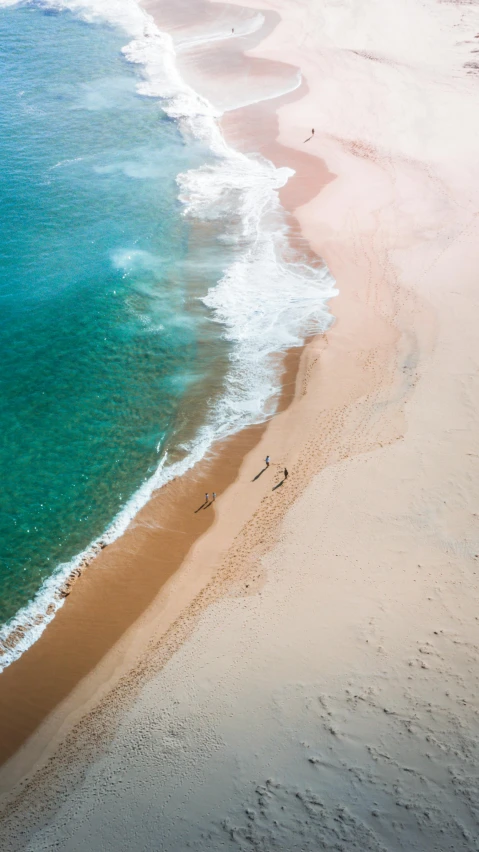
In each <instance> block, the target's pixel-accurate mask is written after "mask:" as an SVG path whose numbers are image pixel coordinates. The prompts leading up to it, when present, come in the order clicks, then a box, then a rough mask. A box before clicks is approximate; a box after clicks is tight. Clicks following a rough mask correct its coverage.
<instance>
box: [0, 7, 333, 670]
mask: <svg viewBox="0 0 479 852" xmlns="http://www.w3.org/2000/svg"><path fill="white" fill-rule="evenodd" d="M0 3H1V4H4V5H6V4H7V3H8V0H0ZM48 6H49V7H57V8H69V9H71V10H73V11H75V12H77V13H78V14H81V15H82V17H84V18H85V19H86V20H88V21H100V20H103V21H108V22H109V23H112V24H116V25H118V26H121V27H123V29H124V30H126V32H127V33H128V34H129V35H130V36H133V40H132V41H131V42H130V43H129V44H128V45H126V47H125V48H124V49H123V53H124V55H125V58H126V59H127V60H128V61H130V62H135V63H138V64H140V65H141V66H142V76H143V81H142V82H141V83H140V84H139V86H138V91H139V93H140V94H143V95H145V96H149V97H157V98H161V99H162V104H161V105H162V108H163V109H164V111H165V112H166V113H167V114H168V115H169V116H170V117H172V118H174V119H176V120H177V121H178V124H179V127H180V129H181V131H182V132H183V133H184V134H185V135H186V136H188V135H190V134H191V135H192V136H194V137H195V138H197V139H200V140H201V141H202V142H203V143H204V144H205V145H207V146H208V148H209V150H210V151H211V155H212V156H211V162H210V163H208V164H207V165H204V166H202V167H201V168H199V169H195V170H191V171H188V172H186V173H184V174H181V175H179V176H178V186H179V198H180V200H181V201H182V203H183V205H184V214H185V215H186V216H189V217H193V218H198V219H207V220H209V221H215V222H216V223H217V226H218V234H219V240H220V242H221V244H222V246H224V245H228V246H229V247H230V248H231V252H232V256H233V258H234V259H233V261H232V263H231V264H230V266H229V268H228V269H227V271H226V273H225V274H224V276H223V277H222V278H221V280H220V281H219V282H217V283H216V284H214V285H213V286H211V287H210V289H209V290H208V292H207V293H205V295H204V297H203V301H204V303H205V305H206V306H207V307H208V308H209V309H210V310H211V315H212V318H213V319H214V320H215V321H216V322H217V323H219V324H220V325H221V328H222V333H223V334H224V336H225V337H226V338H227V339H228V340H229V341H231V343H232V347H231V356H230V359H231V361H230V368H229V371H228V374H227V376H226V380H225V393H224V395H223V397H222V398H221V400H220V401H219V402H218V403H217V404H216V405H215V407H214V409H213V410H211V411H210V413H209V416H208V418H207V421H206V422H205V424H204V425H203V426H202V427H201V428H200V430H199V432H198V433H197V435H196V437H195V439H194V441H192V442H191V444H190V445H189V446H188V447H186V448H185V453H186V454H185V457H184V458H183V459H182V460H181V461H178V462H176V463H174V464H171V465H168V463H167V456H166V455H165V456H163V458H162V460H161V462H160V464H159V466H158V468H157V470H156V471H155V473H154V474H153V476H151V477H150V478H149V479H148V480H146V481H145V482H144V483H143V485H142V486H141V488H140V489H139V490H138V491H137V492H136V493H135V494H134V495H133V496H132V497H131V499H130V500H129V501H128V503H127V504H126V505H125V506H124V508H123V509H122V510H121V511H120V512H119V514H118V515H117V516H116V518H115V519H114V520H113V521H112V523H111V524H110V526H109V527H108V529H107V530H106V531H105V533H104V534H103V535H102V536H101V537H100V538H99V539H97V540H96V541H95V542H93V543H92V544H91V545H90V547H89V548H88V549H87V550H85V551H84V552H83V553H80V554H78V556H76V557H75V558H74V559H72V560H71V561H70V562H68V563H66V564H62V565H59V566H58V567H57V569H56V571H55V572H54V573H53V574H52V575H51V576H50V577H49V578H48V579H47V580H45V582H44V583H43V585H42V587H41V589H40V590H39V592H38V594H37V595H36V596H35V598H34V600H33V601H32V602H31V603H30V604H29V605H28V606H26V607H24V608H23V609H22V610H20V611H19V612H18V613H17V615H16V616H15V617H14V618H13V619H12V620H11V621H10V622H9V623H8V624H6V625H5V626H4V627H3V628H2V629H0V652H1V651H3V656H2V657H0V670H1V667H2V666H3V667H5V666H7V665H9V664H10V663H12V662H13V661H14V660H15V659H17V658H18V657H19V656H20V655H21V654H22V653H23V652H24V651H25V650H26V649H27V648H28V647H30V645H32V644H33V642H35V641H36V640H37V639H38V637H39V636H40V635H41V633H42V632H43V630H44V629H45V627H46V625H47V624H48V623H49V622H50V621H51V620H52V618H53V617H54V615H55V612H56V611H57V610H58V609H59V608H60V607H61V606H62V605H63V602H64V599H65V598H64V594H63V592H62V590H63V591H64V589H65V584H66V583H68V580H69V579H70V578H71V577H72V576H74V575H75V572H78V571H79V570H81V569H82V567H84V566H85V565H86V564H87V563H88V562H89V561H90V560H91V559H92V558H93V557H94V555H95V554H96V553H97V552H98V551H99V550H100V549H101V546H102V545H106V544H108V543H110V542H112V541H114V540H115V539H116V538H118V536H120V535H121V534H122V533H123V532H124V531H125V529H126V528H127V526H128V524H129V523H130V522H131V519H132V518H133V517H134V516H135V514H136V513H137V512H138V511H139V509H140V508H141V507H142V506H144V505H145V503H146V502H147V501H148V499H149V498H150V496H151V494H152V493H153V491H155V490H157V489H158V488H160V487H161V486H162V485H164V484H165V483H166V482H168V481H170V480H171V479H173V478H174V477H176V476H180V475H182V474H183V473H185V472H186V470H188V469H189V468H191V467H192V466H193V465H194V464H196V463H197V462H198V461H199V460H200V459H201V458H203V457H204V455H205V453H206V452H208V450H209V449H210V448H211V446H212V445H213V443H214V442H215V441H216V440H218V439H221V438H224V437H226V436H227V435H229V434H232V433H233V432H235V431H237V430H238V429H240V428H241V427H242V426H244V425H246V424H251V423H253V422H260V421H262V420H264V419H265V418H266V417H267V416H268V415H269V414H271V413H272V412H273V411H274V406H275V394H276V392H277V391H278V388H279V383H280V376H279V374H278V372H277V369H278V368H277V366H276V367H274V366H273V365H274V363H277V361H276V360H275V359H274V358H273V355H274V353H277V352H279V351H281V350H284V349H286V348H287V347H291V346H296V345H299V344H301V342H302V341H303V340H304V337H305V335H306V334H308V333H311V332H314V331H321V330H324V329H325V328H326V327H327V325H328V323H329V320H330V315H329V313H328V310H327V307H326V302H327V300H328V299H329V298H330V297H332V296H333V295H335V292H336V291H335V289H334V281H333V280H332V278H331V276H330V274H329V272H328V270H327V269H326V267H324V266H323V265H321V264H319V263H318V264H317V265H309V264H306V263H302V262H299V261H298V259H294V258H292V257H291V249H290V247H289V244H288V235H287V224H286V218H285V214H284V211H283V209H282V207H281V204H280V201H279V197H278V190H279V189H280V188H281V187H282V186H284V185H285V183H286V182H287V180H288V179H289V178H290V177H291V175H292V174H293V172H292V171H291V169H287V168H279V169H277V168H275V167H274V166H273V164H272V163H270V162H269V161H267V160H265V159H264V158H262V157H259V156H246V155H244V154H241V153H239V152H237V151H235V150H234V149H232V148H231V147H229V146H228V144H227V143H226V141H225V139H224V137H223V136H222V134H221V131H220V128H219V125H218V122H217V119H218V118H219V117H220V112H219V110H218V109H216V108H215V107H214V106H213V104H211V103H210V102H209V101H207V100H206V99H205V98H203V97H201V96H200V95H199V94H198V93H196V92H195V91H194V90H193V89H192V88H191V87H190V86H188V85H187V84H186V83H185V82H184V81H183V80H182V78H181V75H180V73H179V70H178V67H177V64H176V55H175V49H174V44H173V40H172V38H171V37H170V36H169V35H168V34H167V33H163V32H160V31H159V30H158V28H157V27H156V25H155V23H154V21H153V20H152V18H151V17H150V16H149V15H148V14H147V13H146V12H145V11H144V10H143V9H141V8H140V7H139V6H138V5H137V3H136V2H134V0H91V3H86V2H79V0H48ZM251 20H252V23H251V24H250V26H253V27H256V26H257V25H258V22H259V17H258V16H255V17H254V18H253V19H251ZM260 23H262V21H261V22H260ZM251 31H253V29H252V30H251ZM212 37H213V38H218V37H219V36H218V34H213V36H212ZM221 37H225V36H223V35H222V36H221ZM202 40H203V41H206V36H202ZM59 165H60V164H59ZM223 251H224V248H223ZM143 260H144V258H143ZM123 261H124V258H122V257H119V256H115V258H113V262H114V263H115V265H117V266H118V265H120V266H121V264H122V263H123Z"/></svg>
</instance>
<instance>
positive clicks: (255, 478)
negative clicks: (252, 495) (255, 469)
mask: <svg viewBox="0 0 479 852" xmlns="http://www.w3.org/2000/svg"><path fill="white" fill-rule="evenodd" d="M265 470H268V465H266V467H264V468H263V470H260V472H259V473H257V474H256V476H255V477H254V478H253V479H252V480H251V482H256V480H257V479H259V478H260V476H262V474H263V473H264V472H265Z"/></svg>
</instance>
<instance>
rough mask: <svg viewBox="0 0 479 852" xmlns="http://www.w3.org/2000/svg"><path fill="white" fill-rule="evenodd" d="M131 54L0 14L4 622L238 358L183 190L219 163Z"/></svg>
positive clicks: (117, 35) (105, 32)
mask: <svg viewBox="0 0 479 852" xmlns="http://www.w3.org/2000/svg"><path fill="white" fill-rule="evenodd" d="M127 41H128V37H127V36H125V34H124V33H122V32H120V31H118V30H115V29H112V28H110V27H108V26H102V25H97V24H95V25H91V24H87V23H85V22H82V21H81V20H77V19H76V18H75V17H74V16H73V15H72V14H71V13H69V12H66V11H65V12H62V13H52V12H47V11H42V10H40V9H38V8H35V7H32V6H26V7H19V8H7V9H1V10H0V68H1V72H2V80H1V85H0V161H1V169H0V253H1V255H0V472H1V484H0V623H1V622H5V621H6V620H7V619H8V618H9V617H10V616H12V615H13V614H14V613H15V612H16V611H17V610H18V609H19V607H21V606H23V605H25V604H26V603H27V602H28V601H29V600H30V599H31V598H32V597H33V596H34V594H35V592H36V591H37V590H38V589H39V587H40V585H41V582H42V580H43V579H44V578H45V577H46V576H48V575H49V574H50V573H51V572H52V570H53V568H54V567H55V566H56V565H57V564H58V563H59V562H65V561H68V560H69V559H70V558H71V557H72V556H74V555H75V554H76V553H78V552H79V551H80V550H82V549H83V548H84V547H86V546H87V545H88V543H89V542H90V541H91V540H92V539H93V538H94V537H96V536H98V535H99V534H101V532H102V530H103V529H104V528H105V527H106V526H107V524H108V523H109V522H110V521H111V519H112V518H113V517H114V515H115V514H116V513H117V511H118V510H119V508H120V507H121V506H122V505H123V504H124V503H125V502H126V500H127V499H128V498H129V497H130V496H131V494H132V493H133V492H134V491H135V490H136V489H137V488H138V486H139V485H140V484H141V482H142V481H143V480H144V479H145V478H146V477H147V476H148V475H149V474H150V473H151V472H152V471H153V470H154V469H155V468H156V466H157V464H158V461H159V458H160V456H161V454H162V451H163V448H164V447H165V446H167V445H168V442H170V444H171V443H172V442H173V443H174V440H173V439H174V436H175V435H176V434H177V433H178V434H179V433H180V432H181V430H182V429H183V431H184V430H185V428H186V427H187V426H188V419H189V411H190V408H191V401H190V403H188V394H189V395H190V397H192V398H195V399H196V403H195V414H198V410H199V409H198V406H199V407H200V408H201V400H202V399H203V394H202V391H201V382H202V381H204V382H205V383H206V385H205V386H208V387H210V389H211V387H215V386H216V385H215V380H214V376H215V375H218V374H219V373H220V372H221V365H222V363H223V361H222V359H223V360H224V359H225V357H226V356H225V351H224V345H223V344H222V343H221V341H220V340H219V339H218V332H217V330H216V331H215V330H214V329H212V324H211V323H210V321H209V318H208V316H207V314H206V309H204V308H202V306H201V305H200V303H199V302H198V300H197V299H196V298H194V296H195V294H196V290H195V288H196V289H197V288H198V274H199V273H198V274H197V275H196V276H192V267H193V268H194V264H192V263H191V250H192V247H191V234H190V230H189V225H188V222H187V221H186V220H185V219H184V218H182V216H181V209H180V204H179V202H178V201H177V186H176V184H175V177H176V175H177V173H178V172H180V171H184V170H185V169H188V168H191V167H194V166H197V165H199V164H200V163H201V162H203V161H204V160H205V157H206V156H207V155H206V153H205V151H203V150H201V148H200V146H199V143H198V145H197V146H196V147H195V143H193V142H192V143H191V144H185V142H184V140H183V139H182V137H181V136H180V134H179V131H178V128H177V126H176V125H175V123H174V122H172V121H171V120H170V119H169V118H168V117H167V116H166V115H165V114H164V113H163V112H162V110H161V104H160V103H159V102H158V101H156V100H154V99H150V98H142V97H140V96H139V95H138V94H137V93H136V91H135V86H136V83H137V82H138V79H139V78H138V75H139V73H140V71H139V69H138V68H136V67H135V66H132V65H129V64H128V63H127V62H126V61H125V60H124V58H123V57H122V55H121V53H120V50H121V47H122V46H123V45H124V44H125V43H126V42H127ZM210 273H211V269H210V268H209V269H208V270H207V272H206V273H205V272H202V273H201V274H202V275H205V274H210ZM203 289H204V288H203ZM215 335H216V337H215ZM188 406H190V408H189V407H188Z"/></svg>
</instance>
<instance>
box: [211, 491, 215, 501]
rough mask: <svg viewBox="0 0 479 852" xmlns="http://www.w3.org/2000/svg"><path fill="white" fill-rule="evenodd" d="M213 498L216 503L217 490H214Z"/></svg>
mask: <svg viewBox="0 0 479 852" xmlns="http://www.w3.org/2000/svg"><path fill="white" fill-rule="evenodd" d="M211 499H212V500H213V503H214V502H215V500H216V491H213V497H212V498H211Z"/></svg>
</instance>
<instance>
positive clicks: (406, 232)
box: [4, 0, 479, 852]
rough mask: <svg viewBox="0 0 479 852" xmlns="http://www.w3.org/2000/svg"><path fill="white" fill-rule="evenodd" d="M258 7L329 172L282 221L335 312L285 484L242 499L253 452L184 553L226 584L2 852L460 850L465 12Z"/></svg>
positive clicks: (467, 754)
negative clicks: (328, 274) (324, 268)
mask: <svg viewBox="0 0 479 852" xmlns="http://www.w3.org/2000/svg"><path fill="white" fill-rule="evenodd" d="M257 5H258V7H261V8H263V7H269V8H271V9H276V10H277V11H279V13H280V15H281V17H282V23H281V24H280V25H279V27H277V28H276V29H275V30H274V31H273V32H272V33H271V35H270V36H269V37H268V39H267V40H266V41H265V42H264V43H263V44H261V45H260V46H259V47H258V48H257V49H256V50H255V52H256V53H257V54H258V56H264V57H267V58H271V59H273V60H275V61H285V62H289V63H291V64H292V65H297V66H298V67H301V69H302V72H303V74H304V75H305V78H306V81H307V84H308V87H309V91H308V93H307V95H306V96H305V97H301V99H300V100H297V101H294V102H290V103H288V104H286V105H285V106H282V107H281V108H280V110H279V122H280V124H279V131H280V136H279V138H280V141H281V142H282V143H283V144H285V145H289V146H291V147H297V148H298V149H300V148H302V146H303V141H302V140H303V139H304V138H305V135H306V134H307V131H308V129H310V128H311V127H312V126H314V127H315V130H316V133H315V137H314V140H311V141H310V142H309V143H307V144H308V146H309V151H310V153H312V154H316V155H317V156H318V157H323V158H324V159H325V160H326V163H327V165H328V167H329V168H330V169H331V170H332V171H333V172H335V174H336V175H337V178H336V179H335V180H334V181H333V182H331V183H330V184H328V186H327V187H326V188H325V189H324V190H323V191H322V192H321V193H320V195H319V196H318V197H317V198H315V199H314V200H313V201H311V202H310V203H308V204H307V205H306V206H303V207H302V208H300V209H298V210H296V215H297V217H298V219H299V221H300V223H301V226H302V229H303V233H304V234H305V236H306V237H307V238H308V239H309V240H310V241H311V243H312V244H313V246H314V247H315V248H316V249H317V250H318V252H319V253H320V254H322V255H323V256H324V257H325V258H326V260H327V262H328V265H329V266H330V268H331V270H332V271H333V273H334V274H335V277H336V279H337V281H338V285H339V287H340V290H341V296H340V297H339V299H338V300H337V302H335V303H334V307H333V309H334V312H335V313H337V315H338V322H337V324H336V326H335V327H334V328H333V329H332V331H331V332H329V333H328V335H327V338H326V341H325V342H321V341H316V342H315V343H314V344H312V345H311V347H310V348H309V350H307V352H306V354H305V358H304V362H303V368H302V372H301V374H300V382H299V385H298V395H297V398H296V400H295V403H294V404H293V406H292V407H291V408H290V409H289V410H288V411H287V412H285V413H284V414H281V415H280V416H279V417H278V418H276V419H275V420H274V421H273V423H272V424H271V427H270V428H269V430H268V431H267V433H266V435H265V437H264V439H263V440H262V443H261V445H260V447H259V449H258V457H259V458H261V457H262V455H264V453H265V452H268V451H270V452H271V455H272V458H273V462H275V463H277V464H278V466H279V465H282V464H284V463H286V464H287V466H288V468H289V469H290V471H291V475H290V478H289V480H288V482H287V483H285V485H284V486H283V487H282V488H280V489H278V491H277V492H274V494H273V492H271V491H270V490H269V487H266V486H264V485H263V484H262V485H261V488H262V490H261V492H259V497H251V498H249V497H248V495H249V494H251V474H252V473H254V472H255V470H256V469H257V458H256V457H255V458H250V457H249V458H248V457H247V458H246V460H245V464H244V468H243V469H242V472H241V474H240V477H239V481H238V482H237V483H236V484H235V485H233V486H232V488H231V489H230V491H229V492H227V493H226V494H225V495H224V498H222V501H218V504H219V505H218V518H217V522H216V523H215V526H214V527H213V529H212V531H210V532H209V533H207V534H206V536H205V537H204V538H203V539H202V540H201V541H200V542H199V543H198V544H197V545H196V547H195V549H194V551H193V553H192V555H191V558H190V561H189V570H190V571H195V570H197V571H201V570H202V569H203V568H204V565H205V563H212V564H216V562H218V563H221V564H222V565H223V570H224V571H226V569H231V568H233V569H234V570H232V571H230V573H229V575H228V583H227V585H225V583H223V590H224V589H225V588H227V589H228V591H229V594H228V596H224V597H223V598H221V599H219V600H217V601H216V602H215V603H213V604H212V605H211V606H210V607H209V608H208V609H206V611H205V612H204V613H203V615H202V617H201V619H200V621H199V623H198V625H197V627H196V629H195V631H194V632H193V634H192V635H191V636H190V637H189V638H188V640H187V641H185V642H184V643H183V644H182V645H181V647H180V648H179V649H178V650H177V652H176V653H175V654H174V656H173V657H172V658H171V659H170V660H169V662H168V664H167V665H166V666H165V667H164V668H163V669H162V670H161V671H160V672H159V673H157V674H155V675H154V676H152V677H151V678H150V679H149V680H148V683H147V684H146V685H144V687H143V689H142V691H141V693H140V695H139V697H138V698H137V699H136V701H135V703H134V706H133V707H130V708H129V709H128V710H127V711H126V712H125V713H124V714H123V717H122V718H120V719H118V721H117V724H118V728H117V731H116V734H115V736H114V737H113V738H112V739H111V741H110V742H109V744H108V747H107V748H106V749H105V748H104V746H105V740H104V737H103V728H102V727H101V717H99V716H95V717H93V718H92V719H91V720H88V719H86V720H85V723H84V731H85V730H86V731H87V732H88V730H89V736H90V739H91V740H92V741H93V742H94V743H96V745H97V747H98V759H97V760H96V762H95V763H93V765H89V766H85V767H83V768H82V773H81V777H80V775H79V774H78V766H77V767H76V774H75V776H74V781H75V784H76V788H75V789H74V790H71V789H68V785H67V781H68V772H69V770H68V756H69V751H68V749H66V750H64V752H63V758H62V760H63V770H62V774H61V777H60V780H58V779H57V777H56V776H55V779H54V783H53V776H49V774H48V769H47V771H46V772H44V773H43V774H42V776H41V779H40V780H41V781H42V783H43V785H45V784H46V788H47V790H48V785H49V783H50V789H49V798H50V807H51V808H52V809H51V810H50V811H48V810H47V809H46V810H45V811H44V815H43V818H42V817H41V816H40V815H39V814H38V812H37V811H36V810H35V807H36V806H35V789H36V790H37V792H38V782H36V783H37V787H36V788H35V787H34V786H32V787H31V788H27V790H26V792H25V793H24V794H23V798H22V797H20V799H17V800H16V804H15V803H14V804H13V805H12V808H11V810H9V811H8V812H7V813H6V814H5V816H4V827H5V834H4V837H5V838H7V839H6V840H5V843H4V845H5V849H8V850H10V849H12V850H13V849H20V848H21V849H27V850H31V851H32V852H39V850H47V849H48V850H50V849H52V848H60V849H62V850H68V852H74V850H75V852H76V850H83V849H88V850H91V852H96V850H98V852H99V850H110V849H111V850H115V852H123V850H124V852H127V850H128V852H130V850H135V852H143V850H144V852H146V850H148V852H149V850H167V852H176V850H184V849H188V848H195V849H197V850H205V852H207V850H212V851H213V850H220V849H231V850H234V849H240V850H264V852H270V850H281V851H282V852H293V850H298V852H300V850H301V852H309V850H311V852H313V850H315V851H316V850H319V849H338V850H358V852H359V850H360V852H366V850H368V852H369V850H371V852H376V850H388V852H399V850H401V851H402V850H404V852H413V850H414V852H429V850H437V852H445V850H454V852H462V851H463V850H464V852H466V850H467V852H471V851H472V850H477V849H479V804H478V803H479V754H478V734H479V719H478V712H479V701H478V656H479V624H478V619H479V607H478V603H479V600H478V597H479V596H478V585H479V486H478V482H479V428H478V427H479V388H478V384H479V376H478V366H479V340H478V334H477V322H478V317H479V310H478V301H479V297H478V286H477V279H478V264H479V222H478V219H477V211H478V210H479V203H478V202H479V182H478V178H479V165H478V157H477V151H478V150H479V146H478V141H479V140H478V135H479V134H478V129H479V117H478V112H477V98H478V88H477V87H478V86H479V78H477V77H476V76H475V72H474V67H473V66H470V65H468V63H474V62H475V58H474V57H475V56H476V54H475V53H474V51H475V50H476V49H479V40H475V36H476V35H477V34H478V33H479V16H478V14H477V12H476V9H475V6H474V5H473V4H461V3H454V4H453V3H451V4H449V3H441V2H431V0H427V2H419V0H407V2H401V3H398V2H392V0H381V2H379V0H378V2H373V0H368V1H367V2H366V0H363V1H362V2H355V3H352V2H349V3H348V2H343V3H339V2H337V0H334V2H333V0H321V2H319V0H301V2H296V3H295V2H293V0H278V2H273V0H259V2H258V3H257ZM270 447H271V448H274V449H271V450H270ZM271 475H272V476H275V475H276V468H273V470H272V471H271ZM263 480H264V477H262V478H261V479H260V480H259V482H260V483H263ZM272 481H275V480H273V479H272ZM248 499H251V507H252V517H250V518H249V519H248ZM239 507H240V508H239ZM235 508H236V510H237V515H236V516H235V517H238V518H239V522H238V525H237V526H236V527H235V524H234V522H233V521H232V517H233V515H234V512H235ZM250 514H251V512H250ZM278 522H279V523H280V526H279V528H278V527H277V524H278ZM233 536H236V537H235V540H234V542H233V545H232V546H231V538H232V537H233ZM272 543H273V546H272V547H270V545H271V544H272ZM228 545H230V546H229V547H228ZM88 726H90V729H89V728H88ZM83 736H85V733H84V734H83ZM52 799H55V805H54V806H51V800H52ZM39 801H40V800H39ZM43 801H45V800H43ZM22 815H23V818H24V821H23V826H24V830H25V832H26V833H25V835H24V836H23V838H21V837H20V835H19V830H20V828H21V826H22Z"/></svg>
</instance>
